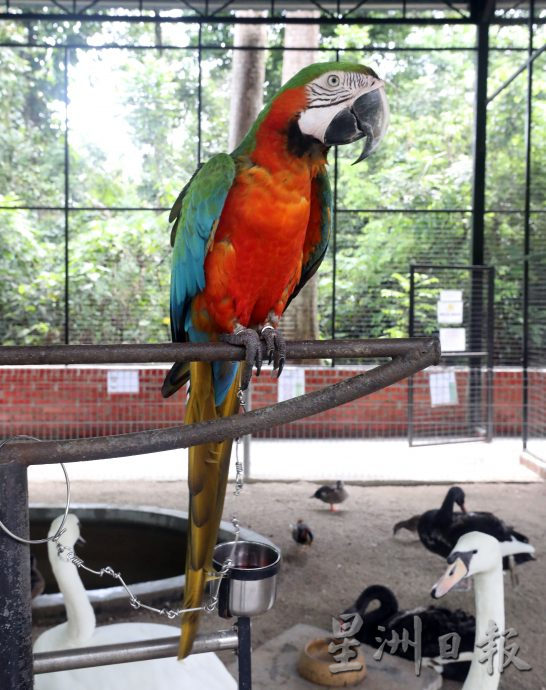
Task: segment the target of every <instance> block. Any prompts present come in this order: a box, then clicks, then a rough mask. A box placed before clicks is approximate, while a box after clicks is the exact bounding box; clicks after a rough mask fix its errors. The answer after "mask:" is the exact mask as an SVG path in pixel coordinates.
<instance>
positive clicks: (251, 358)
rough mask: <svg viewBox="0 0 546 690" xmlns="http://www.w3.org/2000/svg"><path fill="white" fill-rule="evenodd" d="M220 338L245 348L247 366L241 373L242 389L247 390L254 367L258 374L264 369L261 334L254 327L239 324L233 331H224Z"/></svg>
mask: <svg viewBox="0 0 546 690" xmlns="http://www.w3.org/2000/svg"><path fill="white" fill-rule="evenodd" d="M219 340H221V341H222V342H223V343H229V344H230V345H242V346H243V347H244V348H245V366H244V367H243V372H242V375H241V390H243V391H246V389H247V388H248V384H249V383H250V379H251V377H252V367H253V366H254V365H256V375H257V376H259V375H260V371H261V370H262V345H261V343H260V336H259V335H258V334H257V333H256V331H254V330H252V328H245V327H244V326H237V328H236V329H235V330H234V332H233V333H223V334H222V335H220V336H219Z"/></svg>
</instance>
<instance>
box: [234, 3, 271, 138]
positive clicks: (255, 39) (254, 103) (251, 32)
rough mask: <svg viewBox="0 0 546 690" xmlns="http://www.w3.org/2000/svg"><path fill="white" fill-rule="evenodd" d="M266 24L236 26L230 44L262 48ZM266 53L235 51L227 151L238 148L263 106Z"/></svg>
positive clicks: (249, 12) (245, 14)
mask: <svg viewBox="0 0 546 690" xmlns="http://www.w3.org/2000/svg"><path fill="white" fill-rule="evenodd" d="M236 15H237V16H238V17H260V16H264V13H263V12H262V13H261V12H255V11H254V10H241V11H239V12H237V13H236ZM266 42H267V26H266V25H265V24H235V29H234V37H233V45H234V46H245V47H246V46H250V47H256V48H264V47H265V46H266ZM264 80H265V50H234V51H233V63H232V70H231V110H230V116H229V150H230V151H232V150H233V149H234V148H235V147H236V146H238V145H239V143H240V142H241V140H242V139H243V137H244V136H245V134H246V133H247V132H248V130H249V129H250V127H251V126H252V124H253V122H254V120H255V119H256V117H257V115H258V113H259V112H260V110H261V109H262V106H263V87H264Z"/></svg>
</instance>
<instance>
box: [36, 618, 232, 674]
mask: <svg viewBox="0 0 546 690" xmlns="http://www.w3.org/2000/svg"><path fill="white" fill-rule="evenodd" d="M173 630H174V628H173ZM179 644H180V635H175V636H174V637H164V638H161V639H158V640H148V641H143V642H127V643H122V644H108V645H101V646H100V647H81V648H79V649H65V650H61V651H58V652H42V653H40V654H35V655H34V673H53V672H54V671H66V670H68V669H74V668H88V667H90V666H107V665H109V664H124V663H126V662H128V661H144V660H148V659H164V658H166V657H171V656H176V655H177V653H178V645H179ZM237 647H238V634H237V630H236V629H233V628H232V629H230V630H219V631H218V632H214V633H206V634H201V635H197V637H196V638H195V642H194V643H193V649H192V654H203V653H204V652H220V651H223V650H226V649H237Z"/></svg>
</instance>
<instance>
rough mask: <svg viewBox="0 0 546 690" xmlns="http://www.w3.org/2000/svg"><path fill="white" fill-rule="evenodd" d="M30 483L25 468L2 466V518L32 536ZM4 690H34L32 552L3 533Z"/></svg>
mask: <svg viewBox="0 0 546 690" xmlns="http://www.w3.org/2000/svg"><path fill="white" fill-rule="evenodd" d="M27 506H28V484H27V468H26V467H25V466H24V465H0V519H1V520H2V522H3V523H4V524H5V525H6V526H7V527H8V528H9V529H10V530H12V531H13V532H16V533H17V534H19V535H21V536H22V537H24V538H27V537H28V529H29V528H28V508H27ZM0 612H1V613H0V616H1V617H0V659H1V660H2V663H1V664H0V688H2V689H3V690H4V689H5V690H32V685H33V684H32V615H31V608H30V552H29V547H28V546H27V545H25V544H21V543H19V542H17V541H15V540H14V539H12V538H11V537H9V536H8V535H7V534H5V533H4V532H3V531H2V530H0Z"/></svg>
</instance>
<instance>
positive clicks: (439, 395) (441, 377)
mask: <svg viewBox="0 0 546 690" xmlns="http://www.w3.org/2000/svg"><path fill="white" fill-rule="evenodd" d="M429 387H430V404H431V405H432V407H436V406H437V405H457V404H458V403H459V399H458V396H457V379H456V377H455V372H454V371H441V372H439V373H431V374H429Z"/></svg>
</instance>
